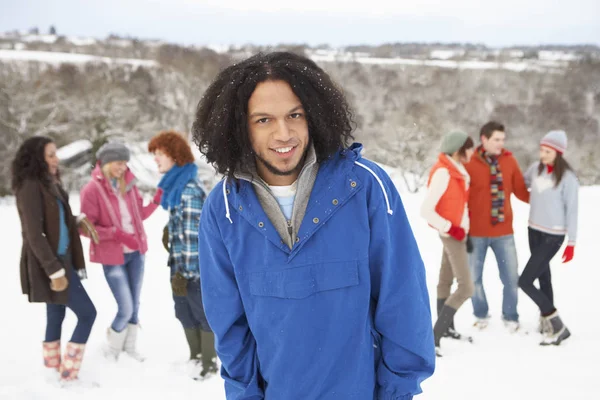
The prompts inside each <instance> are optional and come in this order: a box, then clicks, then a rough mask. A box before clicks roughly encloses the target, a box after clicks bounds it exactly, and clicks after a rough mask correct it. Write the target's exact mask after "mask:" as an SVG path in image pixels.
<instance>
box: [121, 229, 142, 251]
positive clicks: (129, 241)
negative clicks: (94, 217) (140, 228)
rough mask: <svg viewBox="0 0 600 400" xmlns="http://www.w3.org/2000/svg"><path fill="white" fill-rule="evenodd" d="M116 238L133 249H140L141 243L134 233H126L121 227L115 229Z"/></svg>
mask: <svg viewBox="0 0 600 400" xmlns="http://www.w3.org/2000/svg"><path fill="white" fill-rule="evenodd" d="M115 240H116V241H117V242H119V243H121V244H124V245H125V246H127V247H129V248H130V249H131V250H139V249H140V245H139V243H138V241H137V239H136V238H135V235H134V234H132V233H125V232H123V231H122V230H120V229H117V230H115Z"/></svg>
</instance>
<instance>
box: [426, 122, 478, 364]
mask: <svg viewBox="0 0 600 400" xmlns="http://www.w3.org/2000/svg"><path fill="white" fill-rule="evenodd" d="M474 148H475V144H474V142H473V139H471V138H470V137H469V136H468V135H467V134H466V133H464V132H460V131H454V132H450V133H448V134H446V135H445V136H444V138H443V139H442V146H441V153H440V155H439V157H438V161H437V163H436V164H435V165H434V166H433V168H432V169H431V172H430V175H429V182H428V184H427V188H428V192H427V196H426V198H425V201H424V202H423V205H422V206H421V215H422V216H423V218H425V219H426V220H427V222H428V223H429V225H430V226H431V227H433V228H434V229H436V230H437V231H438V232H439V234H440V238H441V239H442V244H443V252H442V265H441V268H440V276H439V281H438V286H437V311H438V319H437V321H436V323H435V326H434V329H433V333H434V338H435V348H436V354H437V355H438V356H441V352H440V340H441V338H442V337H449V338H452V339H463V336H462V335H461V334H459V333H458V332H456V331H455V330H454V314H455V313H456V311H457V310H458V308H459V307H460V306H461V305H462V304H463V303H464V302H465V301H467V300H468V299H469V298H470V297H471V296H472V295H473V291H474V290H475V289H474V285H473V282H472V280H471V273H470V271H469V262H468V255H467V246H466V244H465V242H466V236H467V233H468V232H469V225H470V223H469V209H468V195H469V185H470V177H469V173H468V172H467V170H466V169H465V167H464V166H463V164H465V163H468V162H469V160H470V159H471V156H472V155H473V152H474V150H475V149H474ZM455 278H456V281H457V282H458V288H457V289H456V291H454V293H452V294H450V290H451V287H452V283H453V281H454V279H455ZM466 339H467V340H469V341H470V338H466Z"/></svg>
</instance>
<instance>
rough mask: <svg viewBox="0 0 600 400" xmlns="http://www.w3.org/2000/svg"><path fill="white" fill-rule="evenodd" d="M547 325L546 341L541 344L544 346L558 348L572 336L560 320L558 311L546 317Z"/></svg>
mask: <svg viewBox="0 0 600 400" xmlns="http://www.w3.org/2000/svg"><path fill="white" fill-rule="evenodd" d="M545 319H546V321H547V322H546V323H547V329H548V330H547V332H546V334H545V337H544V340H542V341H541V342H540V345H542V346H549V345H555V346H558V345H559V344H561V342H562V341H563V340H567V339H568V338H569V336H571V332H569V329H567V327H566V326H565V324H564V323H563V322H562V320H561V319H560V316H559V315H558V311H554V312H553V313H552V314H551V315H549V316H547V317H545Z"/></svg>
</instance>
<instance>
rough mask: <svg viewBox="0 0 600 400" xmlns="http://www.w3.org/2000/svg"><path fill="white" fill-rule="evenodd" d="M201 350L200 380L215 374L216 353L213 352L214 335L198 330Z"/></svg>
mask: <svg viewBox="0 0 600 400" xmlns="http://www.w3.org/2000/svg"><path fill="white" fill-rule="evenodd" d="M200 337H201V349H202V356H201V359H202V371H201V372H200V378H201V379H205V378H207V377H208V376H210V375H213V374H215V373H217V371H218V369H217V353H216V351H215V335H214V333H212V332H204V331H203V330H200Z"/></svg>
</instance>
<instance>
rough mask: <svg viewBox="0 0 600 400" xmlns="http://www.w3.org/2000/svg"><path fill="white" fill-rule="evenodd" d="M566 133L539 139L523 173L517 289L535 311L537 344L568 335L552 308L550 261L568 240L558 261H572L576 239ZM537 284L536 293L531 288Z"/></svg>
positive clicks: (572, 177) (572, 176)
mask: <svg viewBox="0 0 600 400" xmlns="http://www.w3.org/2000/svg"><path fill="white" fill-rule="evenodd" d="M566 150H567V134H566V133H565V132H564V131H550V132H548V133H547V134H546V135H545V136H544V137H543V138H542V140H541V143H540V160H539V161H537V162H535V163H534V164H533V165H531V166H530V167H529V169H528V170H527V172H526V173H525V183H526V184H527V187H528V188H529V189H530V191H531V194H530V201H529V203H530V204H531V208H530V210H529V249H530V251H531V257H530V258H529V261H528V262H527V265H526V266H525V269H524V270H523V272H522V273H521V276H520V277H519V287H520V288H521V289H522V290H523V291H524V292H525V294H526V295H527V296H529V297H530V298H531V300H533V302H534V303H535V304H536V305H537V306H538V308H539V309H540V328H539V331H540V333H542V334H543V335H544V339H543V340H542V342H541V343H540V344H541V345H559V344H560V343H561V342H562V341H563V340H566V339H567V338H569V336H571V333H570V332H569V330H568V329H567V327H566V326H565V324H564V323H563V322H562V320H561V318H560V316H559V315H558V311H557V310H556V307H555V306H554V292H553V289H552V281H551V275H550V261H551V260H552V258H554V256H555V255H556V253H557V252H558V250H559V249H560V247H561V246H562V244H563V242H564V241H565V236H567V235H568V237H569V239H568V242H567V247H566V248H565V250H564V253H563V256H562V261H563V263H567V262H569V261H571V259H573V255H574V253H575V242H576V240H577V218H578V192H579V182H578V180H577V176H576V175H575V173H574V172H573V170H572V168H571V166H570V165H569V163H568V162H567V161H566V160H565V158H564V153H565V152H566ZM536 279H537V280H538V282H539V289H538V288H537V287H535V286H534V284H533V283H534V282H535V280H536Z"/></svg>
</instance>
